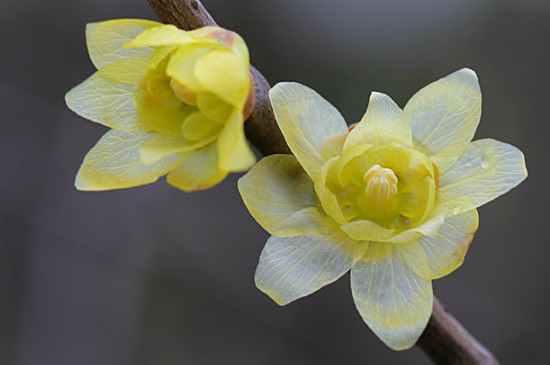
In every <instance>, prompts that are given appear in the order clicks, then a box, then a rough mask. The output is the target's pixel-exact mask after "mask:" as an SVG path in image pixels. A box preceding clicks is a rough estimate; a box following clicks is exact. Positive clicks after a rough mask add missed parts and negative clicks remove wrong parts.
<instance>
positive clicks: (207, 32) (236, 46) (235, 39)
mask: <svg viewBox="0 0 550 365" xmlns="http://www.w3.org/2000/svg"><path fill="white" fill-rule="evenodd" d="M189 34H191V35H193V36H194V37H197V38H207V39H212V40H216V41H218V42H220V43H222V44H223V45H225V46H226V47H227V48H229V49H231V50H232V51H233V52H236V53H237V54H239V55H240V56H241V57H243V58H245V59H248V58H249V55H248V47H247V46H246V43H245V42H244V40H243V39H242V38H241V36H239V35H238V34H237V33H235V32H232V31H230V30H227V29H223V28H220V27H213V26H207V27H202V28H198V29H194V30H192V31H190V32H189Z"/></svg>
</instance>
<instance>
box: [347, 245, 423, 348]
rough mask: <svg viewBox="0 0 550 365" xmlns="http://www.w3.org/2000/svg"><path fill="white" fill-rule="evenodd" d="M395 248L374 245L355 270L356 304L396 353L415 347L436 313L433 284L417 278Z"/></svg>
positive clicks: (352, 269) (378, 334) (352, 287)
mask: <svg viewBox="0 0 550 365" xmlns="http://www.w3.org/2000/svg"><path fill="white" fill-rule="evenodd" d="M402 256H403V253H402V252H400V251H399V250H396V249H395V248H394V247H393V245H388V244H384V243H371V244H370V245H369V249H368V250H367V252H366V253H365V254H364V255H363V258H362V259H361V260H360V261H358V262H357V263H356V264H355V265H353V267H352V268H351V290H352V294H353V300H354V302H355V305H356V306H357V309H358V310H359V313H360V314H361V317H362V318H363V320H364V321H365V323H367V325H368V326H369V327H370V328H371V329H372V330H373V332H374V333H375V334H376V335H377V336H378V337H379V338H380V339H381V340H382V341H383V342H384V343H385V344H386V345H388V346H389V347H391V348H392V349H394V350H405V349H408V348H410V347H411V346H413V345H414V344H415V342H416V341H417V339H418V337H420V335H421V334H422V331H424V328H425V327H426V325H427V323H428V320H429V318H430V315H431V313H432V305H433V292H432V286H431V281H430V280H426V279H423V278H421V277H419V276H417V275H415V274H414V273H413V272H412V271H411V270H410V269H409V268H408V267H407V266H406V265H405V263H404V261H403V257H402Z"/></svg>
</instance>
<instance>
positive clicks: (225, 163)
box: [199, 99, 256, 172]
mask: <svg viewBox="0 0 550 365" xmlns="http://www.w3.org/2000/svg"><path fill="white" fill-rule="evenodd" d="M199 100H200V99H199ZM201 111H202V110H201ZM217 145H218V153H219V156H220V168H221V169H223V170H227V171H233V172H236V171H245V170H248V169H249V168H251V167H252V165H254V163H255V162H256V156H254V153H253V152H252V149H251V148H250V146H249V145H248V142H247V140H246V137H245V136H244V120H243V114H242V112H240V111H239V110H237V109H235V110H234V111H233V113H232V114H231V116H230V117H229V120H228V121H227V123H226V124H225V127H224V128H223V130H222V131H221V133H220V136H219V137H218V143H217Z"/></svg>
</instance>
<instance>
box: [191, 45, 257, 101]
mask: <svg viewBox="0 0 550 365" xmlns="http://www.w3.org/2000/svg"><path fill="white" fill-rule="evenodd" d="M248 67H249V66H248V61H247V60H246V59H243V58H242V57H240V56H239V55H237V54H235V53H232V52H229V51H228V50H217V51H212V52H210V53H208V54H206V55H205V56H203V57H202V58H200V59H199V60H198V61H197V64H196V67H195V77H196V79H197V80H198V81H199V82H200V83H201V85H202V86H203V87H204V89H206V90H209V91H210V92H213V93H215V94H216V95H218V96H219V97H221V98H222V99H224V100H225V101H226V102H228V103H229V104H231V105H234V106H235V107H237V108H240V109H242V108H243V107H244V102H245V101H246V98H247V97H248V92H249V90H250V71H249V68H248Z"/></svg>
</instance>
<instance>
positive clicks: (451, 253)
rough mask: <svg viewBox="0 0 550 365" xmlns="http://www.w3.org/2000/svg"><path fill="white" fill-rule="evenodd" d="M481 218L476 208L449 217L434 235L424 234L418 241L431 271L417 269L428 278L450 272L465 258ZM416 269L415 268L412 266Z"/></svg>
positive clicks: (439, 276) (435, 277)
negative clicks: (424, 271)
mask: <svg viewBox="0 0 550 365" xmlns="http://www.w3.org/2000/svg"><path fill="white" fill-rule="evenodd" d="M478 223H479V220H478V215H477V211H476V210H475V209H473V210H469V211H467V212H465V213H461V214H457V215H455V216H452V217H447V218H446V219H445V222H443V224H442V225H441V227H440V228H439V232H437V234H436V235H435V236H434V237H428V236H423V237H421V238H419V239H418V241H417V242H416V243H417V244H418V245H419V246H420V248H421V250H422V251H423V252H424V253H425V255H426V259H427V264H428V268H429V272H427V273H422V272H420V271H415V272H416V273H417V274H418V275H420V276H422V277H424V278H426V279H432V280H433V279H439V278H441V277H443V276H445V275H448V274H450V273H451V272H453V271H454V270H455V269H457V268H458V267H459V266H460V265H462V261H463V260H464V255H466V251H467V250H468V247H469V246H470V243H471V242H472V239H473V238H474V233H475V231H476V230H477V226H478ZM404 246H406V245H404ZM411 269H412V270H413V271H414V268H412V267H411Z"/></svg>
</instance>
